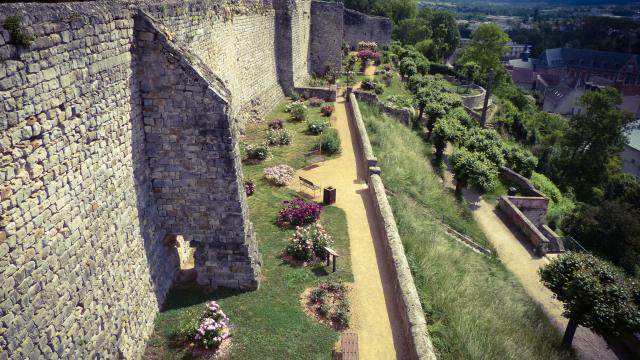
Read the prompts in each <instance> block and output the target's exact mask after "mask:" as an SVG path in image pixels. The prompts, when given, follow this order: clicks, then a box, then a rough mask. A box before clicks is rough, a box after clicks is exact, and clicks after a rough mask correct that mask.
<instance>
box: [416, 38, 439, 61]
mask: <svg viewBox="0 0 640 360" xmlns="http://www.w3.org/2000/svg"><path fill="white" fill-rule="evenodd" d="M416 50H418V51H420V53H421V54H422V55H424V56H425V57H426V58H427V59H437V58H438V47H437V46H436V44H435V43H434V42H433V39H424V40H422V41H420V42H418V43H417V44H416Z"/></svg>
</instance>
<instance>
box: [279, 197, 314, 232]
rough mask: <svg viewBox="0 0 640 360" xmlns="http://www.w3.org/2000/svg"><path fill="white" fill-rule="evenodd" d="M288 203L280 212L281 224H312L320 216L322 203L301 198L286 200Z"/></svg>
mask: <svg viewBox="0 0 640 360" xmlns="http://www.w3.org/2000/svg"><path fill="white" fill-rule="evenodd" d="M284 204H285V205H286V206H285V207H284V208H283V209H282V210H280V213H279V214H278V222H279V223H280V224H289V225H292V226H301V225H306V224H311V223H313V222H315V221H317V220H318V219H319V218H320V213H321V212H322V205H320V204H318V203H315V202H306V201H304V200H303V199H301V198H296V199H294V200H292V201H285V202H284Z"/></svg>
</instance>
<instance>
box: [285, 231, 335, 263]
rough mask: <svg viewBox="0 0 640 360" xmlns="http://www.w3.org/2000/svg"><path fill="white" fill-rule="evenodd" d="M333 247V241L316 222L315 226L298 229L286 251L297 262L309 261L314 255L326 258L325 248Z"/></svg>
mask: <svg viewBox="0 0 640 360" xmlns="http://www.w3.org/2000/svg"><path fill="white" fill-rule="evenodd" d="M331 245H333V239H331V236H330V235H329V234H327V232H326V231H325V230H324V228H323V227H322V224H320V223H319V222H316V223H315V224H313V225H309V226H305V227H301V226H298V227H296V232H295V233H294V234H293V236H292V237H291V238H290V239H289V244H288V245H287V248H286V249H285V251H286V252H287V254H289V255H290V256H291V257H293V258H294V259H296V260H299V261H309V260H311V259H312V258H313V257H314V255H315V256H316V257H319V258H325V257H326V256H327V252H326V250H325V249H324V248H325V247H327V246H331Z"/></svg>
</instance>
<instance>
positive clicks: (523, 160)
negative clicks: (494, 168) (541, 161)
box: [503, 144, 538, 178]
mask: <svg viewBox="0 0 640 360" xmlns="http://www.w3.org/2000/svg"><path fill="white" fill-rule="evenodd" d="M503 152H504V159H505V160H506V166H507V167H509V168H510V169H513V170H515V171H517V172H518V173H520V174H521V175H523V176H526V177H528V178H529V177H531V174H532V173H533V170H535V168H536V165H538V158H536V157H535V156H534V155H533V154H532V153H531V151H529V150H527V149H525V148H523V147H522V146H519V145H514V144H509V145H505V146H504V147H503Z"/></svg>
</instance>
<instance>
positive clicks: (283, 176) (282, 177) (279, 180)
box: [264, 164, 295, 186]
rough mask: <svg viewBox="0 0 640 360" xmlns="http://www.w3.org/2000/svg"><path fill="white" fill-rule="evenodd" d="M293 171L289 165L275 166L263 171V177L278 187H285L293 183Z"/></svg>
mask: <svg viewBox="0 0 640 360" xmlns="http://www.w3.org/2000/svg"><path fill="white" fill-rule="evenodd" d="M294 173H295V170H293V168H292V167H291V166H289V165H284V164H283V165H276V166H273V167H270V168H266V169H264V176H265V177H266V178H267V180H269V181H271V182H272V183H274V184H275V185H278V186H286V185H289V184H290V183H291V181H293V174H294Z"/></svg>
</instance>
